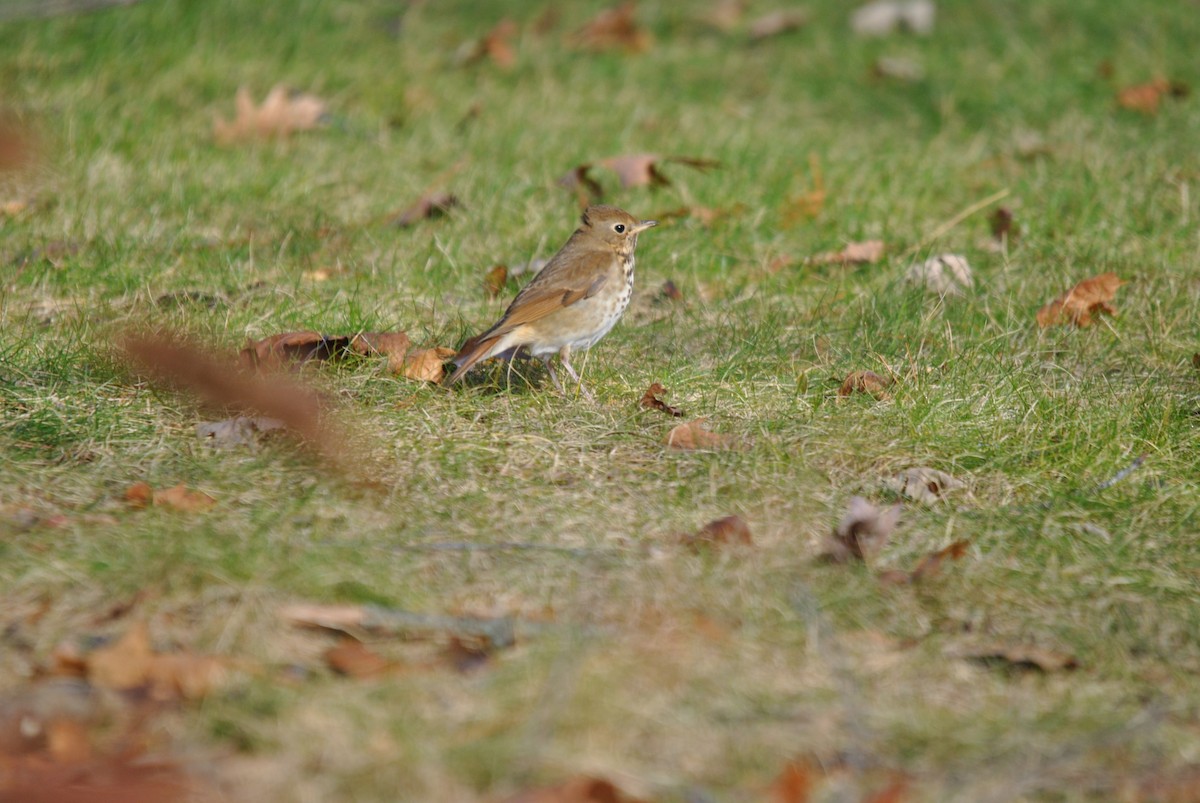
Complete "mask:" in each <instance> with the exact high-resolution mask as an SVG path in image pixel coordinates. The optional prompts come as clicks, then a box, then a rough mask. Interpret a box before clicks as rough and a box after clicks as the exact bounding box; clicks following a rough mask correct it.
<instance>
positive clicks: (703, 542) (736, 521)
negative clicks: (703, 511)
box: [679, 516, 754, 549]
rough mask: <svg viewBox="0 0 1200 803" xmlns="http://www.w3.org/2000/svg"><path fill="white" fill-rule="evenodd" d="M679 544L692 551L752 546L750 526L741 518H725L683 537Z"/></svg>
mask: <svg viewBox="0 0 1200 803" xmlns="http://www.w3.org/2000/svg"><path fill="white" fill-rule="evenodd" d="M679 543H681V544H683V545H684V546H686V547H691V548H692V549H699V548H701V547H711V546H728V545H733V546H752V545H753V544H754V539H753V538H752V537H751V535H750V525H748V524H746V521H745V519H743V518H742V517H741V516H725V517H723V518H720V519H715V520H714V521H710V522H709V523H708V524H705V525H704V526H703V527H701V528H700V529H699V530H697V531H696V532H694V533H691V534H690V535H681V536H680V537H679Z"/></svg>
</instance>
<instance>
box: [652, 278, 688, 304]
mask: <svg viewBox="0 0 1200 803" xmlns="http://www.w3.org/2000/svg"><path fill="white" fill-rule="evenodd" d="M658 293H659V295H660V296H661V297H662V298H665V299H666V300H667V301H683V293H682V292H681V291H680V289H679V288H678V287H677V286H676V285H675V282H674V281H672V280H671V279H667V280H666V281H665V282H663V283H662V287H660V288H659V289H658Z"/></svg>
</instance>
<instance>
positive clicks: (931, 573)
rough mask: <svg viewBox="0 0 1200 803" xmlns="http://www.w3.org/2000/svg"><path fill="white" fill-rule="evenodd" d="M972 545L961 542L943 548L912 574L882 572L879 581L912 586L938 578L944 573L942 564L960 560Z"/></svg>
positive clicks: (931, 553) (891, 570) (927, 556)
mask: <svg viewBox="0 0 1200 803" xmlns="http://www.w3.org/2000/svg"><path fill="white" fill-rule="evenodd" d="M970 545H971V542H970V541H967V540H959V541H955V542H954V543H952V544H950V545H949V546H946V547H943V548H942V549H939V550H937V551H936V552H930V553H929V554H928V555H926V556H925V557H923V558H921V560H919V561H918V562H917V565H916V567H915V568H914V569H913V570H912V571H911V572H906V571H902V570H900V569H889V570H888V571H885V572H880V574H879V581H880V582H881V583H884V584H886V585H911V584H915V583H919V582H921V581H922V580H928V579H929V578H931V577H936V576H937V575H938V574H940V573H941V571H942V564H943V563H945V562H946V561H947V560H958V559H960V558H962V557H963V556H964V555H966V554H967V547H969V546H970Z"/></svg>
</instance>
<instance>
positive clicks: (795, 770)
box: [766, 761, 817, 803]
mask: <svg viewBox="0 0 1200 803" xmlns="http://www.w3.org/2000/svg"><path fill="white" fill-rule="evenodd" d="M816 774H817V770H816V768H814V767H813V766H812V764H810V763H809V762H807V761H789V762H788V763H787V764H786V765H785V766H784V768H783V771H782V772H781V773H779V777H777V778H776V779H775V780H774V781H773V782H772V783H771V785H770V786H769V787H768V788H767V794H766V801H767V803H808V801H809V800H811V799H812V793H813V787H814V786H815V783H814V776H815V775H816Z"/></svg>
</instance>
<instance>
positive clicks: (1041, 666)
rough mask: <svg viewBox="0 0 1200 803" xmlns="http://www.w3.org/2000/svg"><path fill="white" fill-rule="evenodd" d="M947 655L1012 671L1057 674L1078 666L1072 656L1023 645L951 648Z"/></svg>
mask: <svg viewBox="0 0 1200 803" xmlns="http://www.w3.org/2000/svg"><path fill="white" fill-rule="evenodd" d="M949 653H950V655H951V656H952V657H955V658H962V659H965V660H968V661H975V662H977V663H981V664H983V665H985V666H999V667H1005V668H1008V669H1014V670H1029V669H1036V670H1038V671H1041V672H1059V671H1062V670H1064V669H1075V668H1076V667H1078V666H1079V662H1078V661H1077V660H1076V659H1075V656H1073V655H1068V654H1067V653H1062V652H1055V651H1054V650H1047V649H1042V648H1041V647H1031V646H1027V645H1024V644H1015V645H1010V644H988V645H982V646H978V645H977V646H967V647H958V648H951V649H950V650H949Z"/></svg>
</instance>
